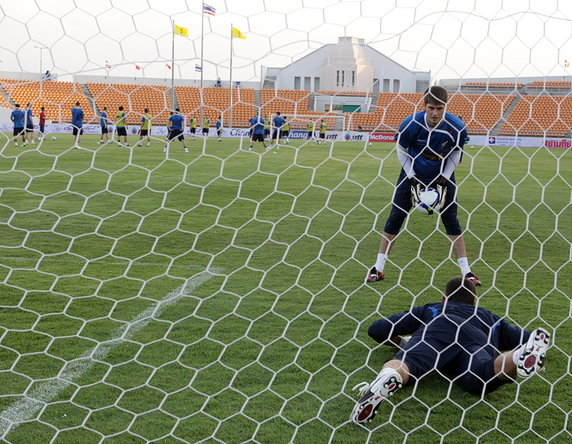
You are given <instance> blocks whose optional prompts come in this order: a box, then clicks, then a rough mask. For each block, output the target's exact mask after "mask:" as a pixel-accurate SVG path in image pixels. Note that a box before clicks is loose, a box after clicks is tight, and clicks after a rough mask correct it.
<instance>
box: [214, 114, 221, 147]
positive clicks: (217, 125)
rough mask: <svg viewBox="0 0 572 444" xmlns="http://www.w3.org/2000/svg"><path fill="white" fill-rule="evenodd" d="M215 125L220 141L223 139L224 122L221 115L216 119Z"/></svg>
mask: <svg viewBox="0 0 572 444" xmlns="http://www.w3.org/2000/svg"><path fill="white" fill-rule="evenodd" d="M215 125H216V135H217V136H218V141H219V142H220V141H221V140H222V122H221V118H220V117H219V118H218V120H217V121H216V124H215Z"/></svg>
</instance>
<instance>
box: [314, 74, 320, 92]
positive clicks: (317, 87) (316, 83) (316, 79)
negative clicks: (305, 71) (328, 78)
mask: <svg viewBox="0 0 572 444" xmlns="http://www.w3.org/2000/svg"><path fill="white" fill-rule="evenodd" d="M319 90H320V78H319V77H314V91H319Z"/></svg>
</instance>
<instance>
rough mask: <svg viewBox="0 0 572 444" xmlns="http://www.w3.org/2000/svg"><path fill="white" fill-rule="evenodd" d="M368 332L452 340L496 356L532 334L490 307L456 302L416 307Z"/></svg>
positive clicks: (380, 338) (381, 338) (378, 338)
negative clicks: (497, 313) (495, 312)
mask: <svg viewBox="0 0 572 444" xmlns="http://www.w3.org/2000/svg"><path fill="white" fill-rule="evenodd" d="M428 328H430V330H427V329H428ZM429 332H430V333H429ZM368 333H369V335H370V336H371V337H372V338H373V339H375V340H376V341H377V342H380V343H383V342H386V341H388V340H389V338H391V337H392V336H396V335H399V336H402V335H409V334H412V335H413V337H412V341H413V342H415V341H414V339H415V338H417V340H423V341H425V342H426V343H428V344H431V342H432V341H433V340H436V341H452V342H455V343H457V344H458V345H460V346H462V347H465V348H470V347H473V346H476V347H480V348H485V349H490V352H492V354H493V356H494V355H496V354H498V352H499V351H500V350H511V349H513V348H515V347H517V346H518V345H520V344H522V343H524V342H526V340H528V337H529V336H530V333H529V332H527V331H524V330H522V329H521V328H519V327H515V326H513V325H511V324H510V323H508V322H507V321H506V320H504V319H501V318H500V317H499V316H498V315H496V314H494V313H492V312H491V311H489V310H485V309H484V308H481V307H475V306H473V305H470V304H465V303H462V302H456V301H448V302H447V303H443V302H439V303H433V304H426V305H420V306H417V307H413V308H412V309H411V310H408V311H405V312H403V313H398V314H394V315H392V316H389V317H387V318H384V319H380V320H378V321H376V322H374V323H373V324H372V325H371V327H370V328H369V332H368ZM413 342H412V343H413ZM452 342H450V343H452Z"/></svg>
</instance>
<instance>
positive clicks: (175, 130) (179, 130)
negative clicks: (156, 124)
mask: <svg viewBox="0 0 572 444" xmlns="http://www.w3.org/2000/svg"><path fill="white" fill-rule="evenodd" d="M167 126H168V127H169V135H168V136H167V143H166V144H165V148H163V151H165V152H168V151H169V146H170V145H171V142H172V141H173V140H174V139H178V140H179V141H180V142H181V143H182V144H183V147H184V148H185V153H188V152H189V150H188V149H187V143H186V142H185V135H184V131H185V118H184V117H183V116H182V115H181V113H180V112H179V108H175V112H174V113H172V114H171V116H170V117H169V121H168V123H167Z"/></svg>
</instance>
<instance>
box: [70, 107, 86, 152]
mask: <svg viewBox="0 0 572 444" xmlns="http://www.w3.org/2000/svg"><path fill="white" fill-rule="evenodd" d="M71 113H72V127H73V128H72V134H73V135H74V138H75V142H74V146H73V147H74V148H79V141H80V139H81V136H82V134H83V118H84V113H83V110H82V109H81V107H80V105H79V102H75V106H74V107H73V108H72V110H71Z"/></svg>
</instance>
